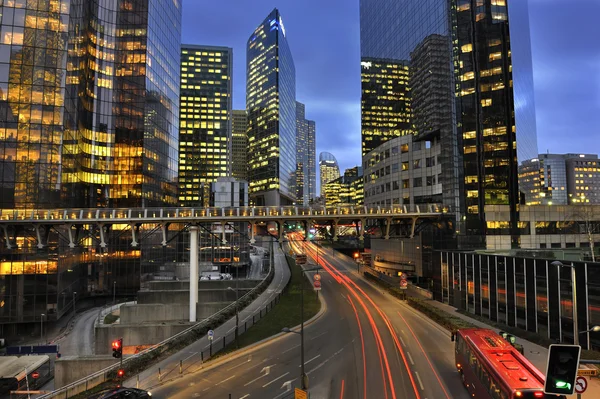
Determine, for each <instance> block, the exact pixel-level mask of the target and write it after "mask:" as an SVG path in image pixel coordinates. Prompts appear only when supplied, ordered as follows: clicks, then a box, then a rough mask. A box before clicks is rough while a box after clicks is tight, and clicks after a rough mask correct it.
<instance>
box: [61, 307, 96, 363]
mask: <svg viewBox="0 0 600 399" xmlns="http://www.w3.org/2000/svg"><path fill="white" fill-rule="evenodd" d="M99 313H100V309H98V308H93V309H89V310H86V311H85V312H82V313H80V314H78V315H77V317H76V318H75V320H74V325H73V328H72V329H71V332H70V333H69V334H67V335H65V336H63V337H61V338H59V339H57V340H56V341H54V342H53V343H54V344H58V345H60V354H61V355H62V356H89V355H93V354H94V325H95V321H96V318H97V317H98V314H99Z"/></svg>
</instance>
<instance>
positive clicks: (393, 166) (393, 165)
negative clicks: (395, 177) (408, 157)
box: [392, 163, 400, 173]
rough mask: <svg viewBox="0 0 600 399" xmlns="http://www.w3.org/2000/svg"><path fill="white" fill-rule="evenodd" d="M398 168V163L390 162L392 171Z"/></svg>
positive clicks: (394, 171)
mask: <svg viewBox="0 0 600 399" xmlns="http://www.w3.org/2000/svg"><path fill="white" fill-rule="evenodd" d="M399 169H400V168H399V166H398V163H394V164H392V173H396V172H398V170H399Z"/></svg>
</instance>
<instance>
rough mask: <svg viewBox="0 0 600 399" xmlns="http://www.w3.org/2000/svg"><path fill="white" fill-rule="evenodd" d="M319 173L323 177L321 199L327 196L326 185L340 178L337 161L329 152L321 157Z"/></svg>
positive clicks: (323, 153)
mask: <svg viewBox="0 0 600 399" xmlns="http://www.w3.org/2000/svg"><path fill="white" fill-rule="evenodd" d="M319 172H320V175H321V197H324V196H325V185H326V184H327V183H329V182H330V181H332V180H335V179H337V178H339V177H340V167H339V166H338V162H337V159H335V157H334V156H333V154H331V153H329V152H322V153H321V154H320V155H319Z"/></svg>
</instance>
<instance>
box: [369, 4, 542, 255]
mask: <svg viewBox="0 0 600 399" xmlns="http://www.w3.org/2000/svg"><path fill="white" fill-rule="evenodd" d="M509 17H510V18H509ZM360 18H361V62H362V63H363V68H364V65H365V63H368V62H371V63H373V62H374V60H375V59H379V60H382V62H383V61H387V60H396V62H397V63H398V64H402V65H407V66H408V74H409V79H408V85H409V87H408V89H407V91H409V92H410V98H409V102H410V110H411V120H410V125H412V126H413V129H414V134H415V136H416V137H417V138H418V139H420V140H423V139H425V140H429V139H431V138H432V136H437V137H439V139H440V142H441V148H442V154H440V156H439V157H438V159H437V161H438V163H440V164H441V165H442V184H443V190H442V191H443V200H444V203H445V204H446V205H450V206H451V207H452V210H453V212H454V213H455V214H456V221H457V222H458V224H457V230H458V231H459V233H460V237H461V240H462V242H463V243H464V246H465V247H469V246H471V247H481V246H485V235H486V232H487V228H488V226H487V223H486V219H485V207H486V206H487V205H507V206H509V208H510V225H511V229H510V234H509V238H508V239H509V241H510V245H511V246H513V247H514V246H518V245H519V239H518V204H519V200H520V197H519V187H518V170H517V169H518V168H517V166H518V161H519V160H521V161H523V160H526V159H531V158H533V157H535V156H536V154H537V152H536V150H537V146H536V127H535V116H534V114H533V94H532V93H533V87H532V71H531V55H530V39H529V28H528V26H529V25H528V15H527V2H526V1H507V0H456V1H447V0H407V1H404V2H402V3H398V2H396V1H393V0H383V1H381V0H361V1H360ZM509 20H510V21H512V22H513V23H511V24H509ZM511 36H512V39H513V40H510V39H511ZM513 50H514V51H513ZM513 59H514V60H515V61H514V62H513ZM381 84H382V85H384V84H385V85H387V82H383V81H382V83H381ZM364 87H365V85H364V84H363V90H364ZM363 141H366V140H365V137H363ZM363 148H364V144H363ZM531 154H533V155H531ZM530 155H531V156H530Z"/></svg>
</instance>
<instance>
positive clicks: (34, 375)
mask: <svg viewBox="0 0 600 399" xmlns="http://www.w3.org/2000/svg"><path fill="white" fill-rule="evenodd" d="M31 378H40V373H38V372H37V371H34V372H33V373H31Z"/></svg>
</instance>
